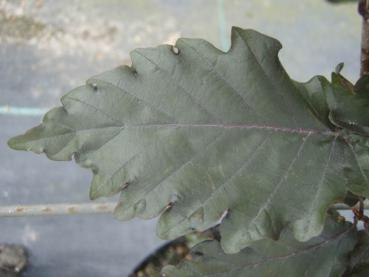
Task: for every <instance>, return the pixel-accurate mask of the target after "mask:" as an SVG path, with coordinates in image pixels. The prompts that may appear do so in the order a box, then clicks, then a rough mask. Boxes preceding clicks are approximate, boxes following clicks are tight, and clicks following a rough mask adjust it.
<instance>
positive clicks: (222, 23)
mask: <svg viewBox="0 0 369 277" xmlns="http://www.w3.org/2000/svg"><path fill="white" fill-rule="evenodd" d="M232 25H237V26H240V27H244V28H254V29H257V30H259V31H261V32H264V33H267V34H269V35H271V36H273V37H276V38H278V39H279V40H280V41H281V42H282V43H283V45H284V48H283V50H282V52H281V55H280V57H281V60H282V62H283V64H284V65H285V67H286V68H287V71H288V72H289V74H290V76H291V77H293V78H295V79H297V80H300V81H304V80H307V79H309V78H310V77H312V76H313V75H316V74H323V75H325V76H327V77H329V74H330V72H331V71H332V70H333V69H334V67H335V66H336V64H338V63H340V62H345V64H346V67H345V69H344V70H343V73H344V74H346V75H347V76H348V77H349V78H350V79H351V80H355V79H356V77H357V76H358V74H359V73H358V72H359V49H360V48H359V44H360V27H361V25H360V18H359V17H358V16H357V15H356V7H355V5H354V4H343V5H335V6H333V5H329V4H327V3H326V2H325V1H324V0H305V1H295V0H223V1H222V0H218V1H215V0H201V1H200V0H197V1H196V0H186V1H185V0H151V1H149V0H137V1H129V0H104V1H102V0H101V1H98V0H85V1H78V0H33V1H31V0H29V1H26V0H23V1H20V0H9V1H4V0H0V126H1V129H0V205H15V204H41V203H62V202H75V203H77V202H87V201H89V200H88V188H89V182H90V179H91V174H90V173H89V172H88V171H87V170H84V169H81V168H79V167H78V166H76V165H75V164H74V163H73V162H58V163H56V162H51V161H49V160H47V159H46V158H45V157H44V156H38V155H35V154H33V153H25V152H16V151H12V150H10V149H8V147H7V145H6V141H7V140H8V139H9V138H10V137H11V136H14V135H16V134H19V133H22V132H24V131H25V130H26V129H28V128H30V127H32V126H34V125H36V124H38V123H39V122H40V120H41V113H42V112H43V109H46V108H50V107H52V106H54V105H58V104H59V98H60V97H61V96H62V95H63V94H65V93H66V92H67V91H69V90H70V89H72V88H74V87H76V86H78V85H81V84H83V82H84V81H85V80H86V79H87V78H88V77H89V76H92V75H94V74H97V73H99V72H102V71H104V70H107V69H110V68H113V67H116V66H118V65H120V64H122V63H129V51H130V50H132V49H134V48H137V47H147V46H155V45H158V44H161V43H173V42H174V41H175V40H176V38H178V37H180V36H185V37H202V38H205V39H207V40H209V41H211V42H212V43H214V44H215V45H216V46H218V47H220V48H222V49H226V48H227V47H228V46H229V34H230V28H231V26H232ZM7 105H9V106H11V107H22V108H26V109H23V110H22V113H21V112H20V111H18V112H14V113H13V114H11V113H10V112H9V109H6V108H5V106H7ZM30 108H31V109H30ZM2 242H3V243H4V242H6V243H20V244H23V245H25V246H26V247H27V248H28V249H29V250H30V253H31V254H30V263H31V266H30V268H29V270H28V271H27V272H26V273H25V275H24V276H28V277H36V276H37V277H43V276H45V277H46V276H47V277H50V276H51V277H54V276H55V277H56V276H60V277H69V276H89V277H93V276H104V277H105V276H106V277H112V276H126V275H127V274H128V273H129V272H130V271H131V270H132V269H133V267H134V266H135V265H136V264H137V263H138V262H139V261H140V260H142V259H143V258H144V257H145V256H146V255H147V254H148V253H149V252H151V251H153V250H154V249H155V248H156V247H158V246H159V245H160V244H161V243H162V242H161V241H159V239H157V238H156V236H155V220H151V221H142V220H133V221H130V222H124V223H122V222H118V221H116V220H115V219H113V218H112V216H111V215H80V216H76V215H75V216H49V217H32V218H0V243H2Z"/></svg>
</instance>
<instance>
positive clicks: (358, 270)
mask: <svg viewBox="0 0 369 277" xmlns="http://www.w3.org/2000/svg"><path fill="white" fill-rule="evenodd" d="M357 236H358V239H357V243H356V246H355V249H354V250H353V251H352V252H351V253H350V266H349V267H348V269H347V271H346V273H345V274H344V277H354V276H355V277H359V276H362V277H367V276H369V235H368V231H367V230H365V231H364V230H362V231H359V232H358V235H357Z"/></svg>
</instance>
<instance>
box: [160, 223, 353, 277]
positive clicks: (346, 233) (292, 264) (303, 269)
mask: <svg viewBox="0 0 369 277" xmlns="http://www.w3.org/2000/svg"><path fill="white" fill-rule="evenodd" d="M356 236H357V234H356V229H355V228H353V227H352V226H351V225H350V224H348V223H337V222H335V221H333V220H332V219H329V220H328V221H327V224H326V227H325V229H324V231H323V233H322V234H321V235H320V236H319V237H315V238H313V239H311V240H309V241H307V242H298V241H296V240H295V239H294V237H293V234H292V233H291V232H283V233H282V235H281V238H280V240H278V241H272V240H262V241H259V242H254V243H252V245H251V247H248V248H245V249H243V250H242V251H241V252H239V253H237V254H225V253H224V252H223V250H222V248H221V247H220V245H219V243H218V242H217V241H208V242H204V243H201V244H200V245H198V246H197V247H195V248H194V249H193V250H192V254H191V256H192V260H191V261H183V262H182V263H180V264H179V265H177V268H176V267H174V266H167V267H165V268H164V269H163V273H164V275H163V276H166V277H207V276H217V277H248V276H250V277H254V276H257V277H267V276H270V277H272V276H273V277H274V276H283V277H289V276H291V277H297V276H304V277H329V276H332V277H333V276H342V274H343V273H344V271H345V269H346V267H347V266H348V265H349V253H350V251H351V250H352V249H353V248H354V246H355V243H356Z"/></svg>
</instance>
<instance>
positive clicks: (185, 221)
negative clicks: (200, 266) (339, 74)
mask: <svg viewBox="0 0 369 277" xmlns="http://www.w3.org/2000/svg"><path fill="white" fill-rule="evenodd" d="M280 49H281V44H280V43H279V42H278V41H277V40H275V39H273V38H270V37H268V36H266V35H263V34H260V33H258V32H256V31H253V30H242V29H240V28H237V27H234V28H233V29H232V46H231V48H230V50H229V51H228V52H226V53H225V52H222V51H220V50H218V49H217V48H215V47H214V46H213V45H211V44H210V43H208V42H206V41H204V40H201V39H184V38H183V39H179V40H178V41H177V43H176V45H175V46H169V45H162V46H159V47H156V48H146V49H137V50H134V51H133V52H132V53H131V58H132V66H131V67H129V66H121V67H118V68H116V69H114V70H111V71H108V72H105V73H102V74H100V75H98V76H96V77H93V78H91V79H89V80H88V81H87V84H86V85H85V86H81V87H79V88H76V89H75V90H73V91H71V92H70V93H68V94H67V95H65V96H64V97H63V98H62V100H61V102H62V105H63V106H62V107H58V108H54V109H52V110H51V111H49V112H48V113H47V114H46V115H45V117H44V118H43V123H42V124H41V125H40V126H37V127H35V128H33V129H31V130H30V131H28V132H27V133H25V134H24V135H21V136H18V137H15V138H13V139H11V140H10V141H9V145H10V147H12V148H14V149H21V150H31V151H34V152H36V153H43V152H44V153H45V154H46V155H47V156H48V157H49V158H50V159H52V160H70V159H71V158H72V157H74V158H75V160H76V162H77V163H78V164H79V165H81V166H83V167H86V168H91V169H92V172H93V180H92V185H91V191H90V196H91V198H92V199H95V198H97V197H101V196H111V195H114V194H116V193H120V201H119V203H118V205H117V208H116V210H115V214H116V216H117V218H119V219H121V220H128V219H131V218H133V217H140V218H154V217H156V216H158V215H161V216H160V220H159V223H158V228H157V232H158V234H159V236H160V237H161V238H163V239H174V238H176V237H179V236H181V235H184V234H187V233H189V232H192V231H193V230H200V231H202V230H206V229H208V228H210V227H213V226H215V225H217V224H218V223H220V227H219V229H220V233H221V237H222V240H221V244H222V247H223V248H224V250H225V251H226V252H227V253H235V252H238V251H240V250H241V249H243V248H244V247H246V246H248V245H250V244H251V243H252V242H253V241H257V240H260V239H263V238H273V239H278V237H279V235H280V233H281V231H282V230H283V229H284V228H286V227H287V226H290V227H291V228H292V229H293V232H294V234H295V236H296V238H297V239H298V240H301V241H306V240H308V239H310V238H312V237H314V236H317V235H319V234H320V233H321V231H322V229H323V226H324V222H325V217H326V210H327V209H328V208H329V207H330V206H331V205H332V204H333V203H336V202H342V201H344V198H345V195H346V194H347V193H348V192H352V193H354V194H356V195H362V196H369V190H368V188H369V186H368V184H369V182H368V177H367V169H368V168H369V167H366V165H367V161H368V154H367V153H368V150H367V137H365V136H363V134H364V132H365V131H366V129H365V128H362V127H360V126H358V128H356V129H354V130H353V129H350V128H346V127H347V126H346V125H347V124H340V123H342V122H343V123H345V122H346V121H345V120H346V116H349V115H348V114H346V113H347V111H346V110H344V109H341V108H340V107H342V106H341V105H336V104H335V103H336V102H335V101H334V100H335V99H336V98H335V97H336V96H335V95H336V94H337V93H336V91H337V90H338V91H340V92H342V93H351V92H350V89H351V87H349V88H347V86H344V85H342V84H341V83H339V84H335V85H333V84H331V83H330V82H329V81H327V80H326V79H325V78H324V77H321V76H317V77H314V78H312V79H311V80H310V81H309V82H307V83H299V82H296V81H293V80H292V79H291V78H289V76H288V75H287V73H286V72H285V70H284V69H283V67H282V65H281V63H280V61H279V59H278V52H279V50H280ZM328 98H329V99H330V101H328V100H327V99H328ZM342 101H345V99H343V100H342ZM354 102H355V101H354ZM335 105H336V106H335ZM334 107H336V110H335V111H336V112H337V111H342V112H341V113H339V115H340V116H339V117H337V116H336V115H337V114H338V113H335V114H332V109H333V108H334ZM361 108H363V106H362V105H361V106H360V107H358V109H361ZM332 119H333V121H332ZM336 121H337V122H339V124H337V122H336ZM361 122H362V121H360V120H359V121H358V122H357V124H361ZM356 130H359V131H362V132H356ZM357 141H360V143H358V142H357ZM356 144H357V145H358V146H357V145H356Z"/></svg>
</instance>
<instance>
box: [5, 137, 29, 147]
mask: <svg viewBox="0 0 369 277" xmlns="http://www.w3.org/2000/svg"><path fill="white" fill-rule="evenodd" d="M7 143H8V146H9V147H10V148H11V149H14V150H28V149H27V148H26V146H25V140H24V136H23V135H20V136H15V137H12V138H10V139H9V140H8V142H7Z"/></svg>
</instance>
